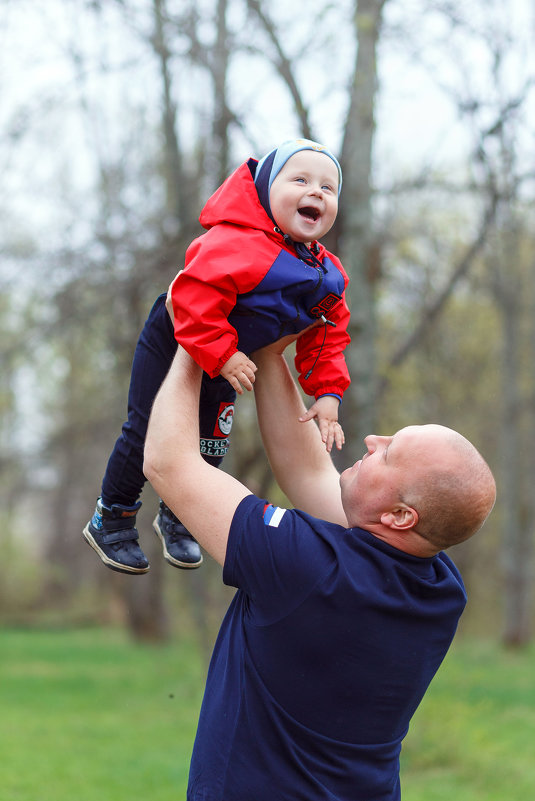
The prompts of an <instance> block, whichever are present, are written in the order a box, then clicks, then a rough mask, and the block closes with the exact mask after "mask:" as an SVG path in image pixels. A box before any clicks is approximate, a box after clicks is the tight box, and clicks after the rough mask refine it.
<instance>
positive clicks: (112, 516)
mask: <svg viewBox="0 0 535 801" xmlns="http://www.w3.org/2000/svg"><path fill="white" fill-rule="evenodd" d="M140 506H141V502H138V503H136V504H135V505H134V506H123V505H122V504H120V503H114V504H113V506H111V507H107V506H104V505H103V503H102V500H101V499H100V498H99V499H98V500H97V506H96V509H95V512H94V514H93V517H92V518H91V520H90V521H89V523H88V524H87V526H86V527H85V528H84V532H83V533H84V537H85V539H86V541H87V542H88V543H89V545H90V546H91V547H92V548H93V549H94V550H95V551H96V552H97V553H98V555H99V556H100V558H101V559H102V561H103V562H104V564H105V565H106V567H109V568H110V569H111V570H116V571H117V572H118V573H146V572H147V570H148V569H149V560H148V559H147V557H146V556H145V554H144V553H143V551H142V550H141V548H140V547H139V542H138V540H139V534H138V532H137V529H136V513H137V511H138V509H139V507H140Z"/></svg>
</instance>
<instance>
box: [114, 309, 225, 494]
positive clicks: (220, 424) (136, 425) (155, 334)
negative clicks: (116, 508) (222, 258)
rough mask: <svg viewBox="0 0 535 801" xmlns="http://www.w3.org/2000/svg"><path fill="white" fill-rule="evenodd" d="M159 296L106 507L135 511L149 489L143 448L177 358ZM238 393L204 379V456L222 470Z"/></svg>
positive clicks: (137, 356) (135, 370)
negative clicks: (159, 394) (162, 388)
mask: <svg viewBox="0 0 535 801" xmlns="http://www.w3.org/2000/svg"><path fill="white" fill-rule="evenodd" d="M165 298H166V296H165V295H160V297H159V298H158V299H157V300H156V303H155V304H154V306H153V307H152V309H151V312H150V314H149V316H148V318H147V321H146V323H145V326H144V328H143V331H142V332H141V335H140V337H139V340H138V343H137V346H136V350H135V353H134V361H133V363H132V375H131V378H130V389H129V392H128V419H127V421H126V422H125V423H124V425H123V427H122V431H121V436H120V437H119V438H118V440H117V442H116V443H115V446H114V448H113V451H112V453H111V456H110V458H109V461H108V466H107V468H106V473H105V474H104V478H103V480H102V492H101V496H102V502H103V503H104V505H105V506H111V505H112V504H114V503H120V504H123V505H124V506H133V505H134V504H135V503H136V502H137V500H138V498H139V496H140V494H141V490H142V489H143V486H144V484H145V481H146V479H145V476H144V475H143V448H144V445H145V436H146V433H147V425H148V422H149V415H150V410H151V408H152V404H153V401H154V398H155V397H156V394H157V392H158V390H159V389H160V386H161V384H162V382H163V380H164V378H165V376H166V375H167V372H168V370H169V367H170V366H171V362H172V361H173V358H174V356H175V353H176V349H177V343H176V340H175V336H174V331H173V324H172V322H171V319H170V317H169V314H168V313H167V309H166V308H165ZM235 400H236V391H235V390H234V389H233V388H232V387H231V385H230V384H229V382H228V381H227V380H226V379H225V378H223V377H222V376H217V377H216V378H210V377H209V376H208V375H207V374H206V373H203V377H202V383H201V395H200V399H199V433H200V450H201V454H202V456H203V458H204V459H206V461H207V462H209V463H210V464H212V465H214V466H215V467H219V465H220V464H221V462H222V460H223V457H224V455H225V454H226V452H227V450H228V447H229V434H230V429H231V427H232V417H233V414H234V401H235Z"/></svg>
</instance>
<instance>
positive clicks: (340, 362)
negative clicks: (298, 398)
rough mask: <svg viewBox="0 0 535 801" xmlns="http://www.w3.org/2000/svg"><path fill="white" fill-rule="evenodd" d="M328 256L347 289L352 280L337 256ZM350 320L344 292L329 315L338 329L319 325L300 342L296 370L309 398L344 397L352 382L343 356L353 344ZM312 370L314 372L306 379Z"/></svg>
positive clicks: (298, 341)
mask: <svg viewBox="0 0 535 801" xmlns="http://www.w3.org/2000/svg"><path fill="white" fill-rule="evenodd" d="M329 256H330V258H331V260H332V261H333V262H334V263H335V264H336V265H337V267H338V268H339V269H340V272H341V273H342V275H343V276H344V282H345V286H346V287H347V284H348V282H349V279H348V277H347V275H346V273H345V270H344V268H343V267H342V264H341V263H340V262H339V260H338V259H337V258H336V256H333V255H332V254H329ZM349 318H350V314H349V308H348V306H347V303H346V298H345V291H344V294H343V295H342V300H341V302H340V303H339V304H338V305H337V306H335V307H334V308H333V310H332V312H331V313H330V314H329V320H331V321H332V322H333V323H336V327H332V326H330V325H327V326H325V325H319V326H318V327H317V328H311V329H310V330H309V331H307V332H306V333H305V334H303V335H302V336H301V337H299V339H298V340H297V342H296V353H295V367H296V369H297V372H298V373H299V376H298V378H299V383H300V384H301V386H302V388H303V391H304V392H306V394H307V395H311V396H312V397H314V398H319V397H320V395H325V394H327V393H334V394H336V395H340V397H343V395H344V392H345V390H346V389H347V388H348V386H349V384H350V383H351V379H350V377H349V370H348V369H347V364H346V360H345V357H344V350H345V348H346V347H347V346H348V345H349V343H350V342H351V338H350V336H349V334H348V332H347V329H348V326H349ZM324 337H325V343H324ZM316 359H317V361H316ZM310 370H312V373H311V374H310V376H309V377H308V378H307V374H308V373H309V371H310Z"/></svg>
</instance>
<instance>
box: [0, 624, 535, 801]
mask: <svg viewBox="0 0 535 801" xmlns="http://www.w3.org/2000/svg"><path fill="white" fill-rule="evenodd" d="M0 653H1V657H0V704H1V707H0V710H1V711H0V715H1V717H0V721H1V722H0V776H1V782H0V798H1V799H2V801H142V800H143V801H183V799H185V788H186V782H187V771H188V762H189V756H190V753H191V747H192V743H193V737H194V733H195V725H196V720H197V714H198V709H199V704H200V700H201V693H202V686H203V678H204V668H203V667H202V665H201V662H200V659H199V655H198V653H197V651H196V649H195V648H194V647H193V646H192V644H191V643H189V642H185V643H180V642H177V643H174V644H173V645H170V646H163V647H154V646H140V645H133V644H132V643H130V642H129V641H128V639H127V637H126V635H125V634H123V633H122V632H116V631H109V630H100V629H85V630H81V631H39V630H28V631H23V630H3V631H2V630H0ZM534 752H535V650H533V649H531V650H530V651H528V652H526V653H523V654H511V653H505V652H503V651H501V650H500V649H498V648H497V647H496V646H495V645H491V644H488V643H478V642H463V641H460V640H459V641H458V642H457V643H456V645H455V646H454V649H453V650H452V652H451V653H450V655H449V656H448V658H447V660H446V662H445V664H444V665H443V667H442V669H441V671H440V672H439V674H438V676H437V677H436V678H435V681H434V682H433V684H432V686H431V689H430V691H429V693H428V695H427V697H426V699H425V701H424V703H423V704H422V706H421V707H420V709H419V710H418V712H417V714H416V716H415V718H414V720H413V723H412V726H411V731H410V733H409V735H408V737H407V739H406V741H405V745H404V748H403V758H402V788H403V801H526V799H531V798H535V759H534ZM251 801H254V799H251ZM273 801H276V798H275V797H274V799H273ZM355 801H357V799H356V800H355Z"/></svg>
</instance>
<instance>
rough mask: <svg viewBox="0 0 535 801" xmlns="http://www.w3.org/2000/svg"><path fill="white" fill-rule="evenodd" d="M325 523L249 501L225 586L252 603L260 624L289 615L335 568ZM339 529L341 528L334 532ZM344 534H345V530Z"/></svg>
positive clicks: (237, 519) (241, 509) (236, 523)
mask: <svg viewBox="0 0 535 801" xmlns="http://www.w3.org/2000/svg"><path fill="white" fill-rule="evenodd" d="M325 525H326V524H325V523H324V522H323V521H320V520H316V519H315V518H312V517H310V516H309V515H306V514H305V513H303V512H300V511H297V510H294V509H283V508H280V507H275V506H272V505H271V504H268V503H267V502H266V501H263V500H260V499H259V498H257V497H256V496H254V495H248V496H247V497H246V498H244V499H243V500H242V502H241V503H240V504H239V506H238V508H237V509H236V512H235V515H234V519H233V521H232V525H231V529H230V533H229V541H228V546H227V554H226V559H225V565H224V569H223V581H224V582H225V584H228V585H230V586H233V587H237V588H238V589H240V590H242V591H243V592H244V593H245V594H246V595H247V596H248V598H249V601H250V604H251V605H252V609H253V611H254V612H255V613H256V614H257V615H258V616H259V620H258V621H257V622H261V623H269V622H272V621H273V620H274V619H277V618H278V617H279V616H282V615H284V614H287V613H288V612H289V611H290V610H291V609H293V608H295V607H296V606H297V605H298V604H299V603H301V602H302V601H303V600H305V598H307V597H308V596H309V594H310V592H311V590H312V589H313V588H314V587H315V586H316V585H317V584H318V582H321V581H323V580H324V578H325V577H326V576H327V575H328V574H329V573H330V572H331V570H332V569H333V567H334V566H335V564H336V555H335V552H334V549H333V547H332V544H331V543H330V541H329V539H328V538H327V537H325V535H324V532H322V527H324V526H325ZM335 528H338V527H335ZM341 530H342V529H341Z"/></svg>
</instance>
